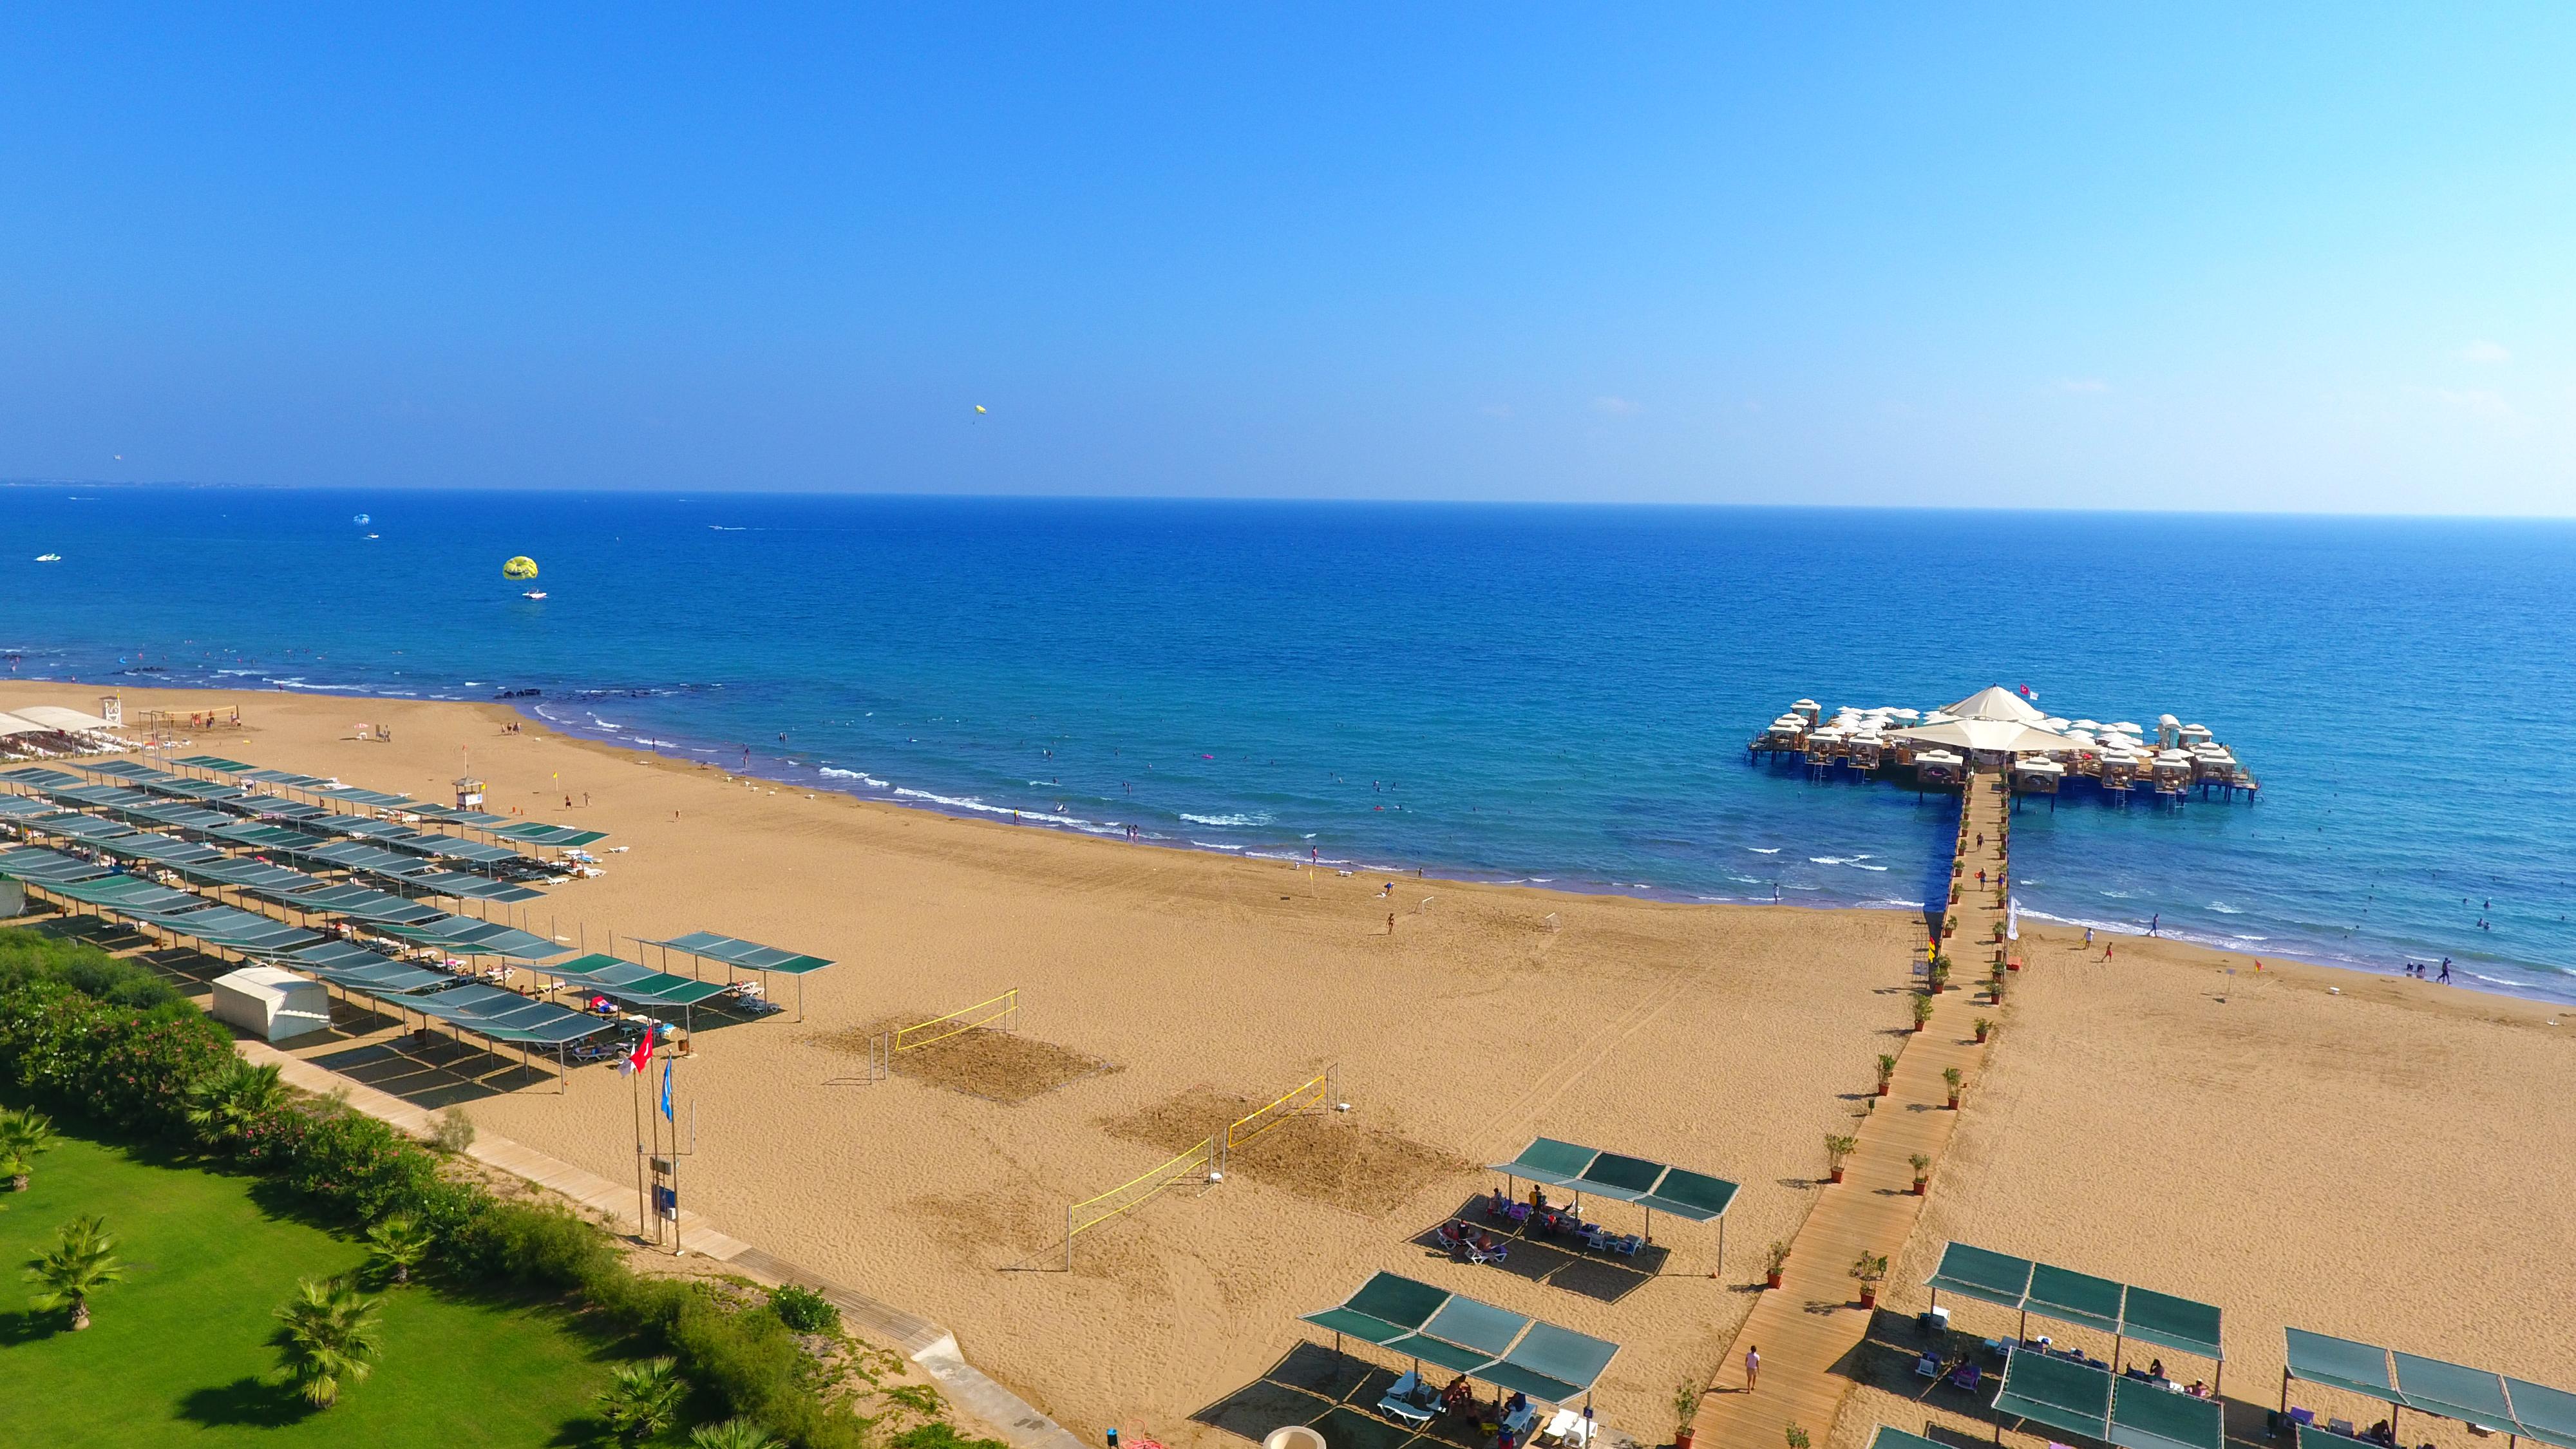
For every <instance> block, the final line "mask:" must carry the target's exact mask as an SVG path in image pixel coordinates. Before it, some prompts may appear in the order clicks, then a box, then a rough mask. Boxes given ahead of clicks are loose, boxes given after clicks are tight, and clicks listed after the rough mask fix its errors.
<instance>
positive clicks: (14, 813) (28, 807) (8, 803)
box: [0, 795, 54, 820]
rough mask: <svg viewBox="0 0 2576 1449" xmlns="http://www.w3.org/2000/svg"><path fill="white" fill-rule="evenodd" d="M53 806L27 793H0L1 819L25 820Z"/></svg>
mask: <svg viewBox="0 0 2576 1449" xmlns="http://www.w3.org/2000/svg"><path fill="white" fill-rule="evenodd" d="M53 808H54V807H52V806H51V805H48V804H46V803H45V802H44V801H42V800H37V799H32V798H30V797H28V796H25V795H0V820H24V819H27V818H29V817H32V816H37V815H42V814H44V813H45V812H47V811H49V810H51V809H53Z"/></svg>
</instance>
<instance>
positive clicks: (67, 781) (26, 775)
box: [0, 765, 81, 790]
mask: <svg viewBox="0 0 2576 1449" xmlns="http://www.w3.org/2000/svg"><path fill="white" fill-rule="evenodd" d="M0 780H6V781H8V782H9V783H10V784H12V785H24V786H26V787H27V788H29V789H31V790H67V789H70V788H71V787H72V786H75V785H78V784H79V783H80V782H81V781H80V776H78V775H66V774H64V773H63V772H62V771H60V770H48V769H46V768H45V767H44V766H42V765H27V766H24V767H22V768H19V769H15V770H0Z"/></svg>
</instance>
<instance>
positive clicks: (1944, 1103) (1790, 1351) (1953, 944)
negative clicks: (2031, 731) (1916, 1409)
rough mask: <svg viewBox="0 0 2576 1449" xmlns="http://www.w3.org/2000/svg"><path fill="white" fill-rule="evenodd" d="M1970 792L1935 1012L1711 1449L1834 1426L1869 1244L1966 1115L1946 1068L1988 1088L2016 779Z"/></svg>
mask: <svg viewBox="0 0 2576 1449" xmlns="http://www.w3.org/2000/svg"><path fill="white" fill-rule="evenodd" d="M1964 793H1965V797H1966V798H1965V800H1964V802H1963V808H1962V809H1961V811H1960V820H1959V844H1958V849H1957V851H1956V853H1955V854H1954V856H1953V858H1952V861H1951V879H1952V881H1953V882H1954V883H1955V884H1956V885H1957V887H1958V891H1957V899H1956V901H1955V902H1954V903H1953V904H1952V907H1951V911H1952V917H1949V918H1945V919H1944V922H1943V925H1944V928H1945V935H1944V938H1943V939H1942V940H1941V941H1939V942H1937V943H1927V945H1926V946H1925V948H1924V949H1923V951H1922V953H1921V954H1922V957H1923V959H1922V960H1920V961H1918V962H1917V963H1916V965H1915V971H1916V977H1915V981H1916V989H1917V990H1918V991H1920V990H1924V989H1926V987H1925V982H1926V978H1927V977H1928V971H1929V966H1930V960H1931V958H1932V957H1933V956H1934V955H1935V954H1936V953H1940V954H1946V955H1948V956H1949V957H1950V958H1951V963H1952V964H1951V971H1952V973H1953V974H1952V979H1951V981H1950V989H1948V990H1946V991H1942V992H1938V993H1935V994H1933V995H1931V997H1930V998H1929V999H1930V1001H1931V1003H1932V1014H1931V1017H1930V1019H1929V1020H1928V1021H1926V1023H1925V1024H1924V1026H1923V1028H1922V1029H1921V1030H1920V1031H1916V1032H1913V1033H1911V1034H1910V1035H1903V1036H1902V1037H1901V1041H1902V1043H1903V1045H1902V1046H1901V1047H1899V1048H1897V1049H1896V1050H1895V1053H1894V1054H1895V1056H1896V1073H1895V1075H1894V1076H1893V1077H1892V1078H1891V1079H1890V1081H1889V1087H1888V1094H1887V1095H1886V1096H1884V1097H1880V1098H1878V1099H1876V1103H1875V1107H1874V1110H1872V1111H1870V1112H1869V1113H1868V1114H1867V1115H1866V1116H1864V1117H1862V1118H1861V1119H1860V1120H1859V1121H1858V1122H1857V1123H1856V1124H1855V1125H1854V1126H1853V1128H1851V1129H1850V1131H1849V1133H1848V1135H1850V1136H1852V1137H1854V1138H1856V1139H1858V1143H1859V1145H1858V1147H1857V1148H1856V1149H1855V1150H1854V1151H1853V1152H1852V1153H1851V1154H1850V1155H1849V1156H1848V1157H1847V1158H1845V1160H1844V1163H1843V1180H1842V1181H1841V1182H1839V1183H1826V1184H1820V1185H1819V1186H1818V1187H1817V1189H1816V1192H1817V1198H1816V1205H1815V1207H1814V1208H1813V1209H1811V1210H1810V1211H1809V1213H1808V1214H1807V1220H1806V1222H1805V1223H1804V1224H1803V1225H1802V1226H1801V1227H1800V1228H1799V1229H1798V1234H1797V1236H1796V1237H1795V1238H1794V1239H1793V1240H1791V1243H1790V1247H1789V1260H1788V1262H1787V1264H1785V1265H1784V1267H1783V1269H1782V1271H1781V1276H1780V1286H1779V1287H1778V1288H1776V1289H1772V1290H1768V1291H1766V1292H1764V1293H1763V1295H1762V1299H1761V1301H1760V1302H1758V1303H1756V1304H1755V1305H1754V1307H1753V1312H1752V1313H1751V1314H1750V1315H1749V1316H1747V1317H1746V1319H1745V1320H1744V1326H1743V1327H1742V1328H1741V1329H1739V1330H1738V1331H1737V1333H1736V1336H1735V1341H1734V1342H1733V1343H1732V1344H1730V1345H1729V1346H1728V1348H1727V1350H1726V1355H1725V1357H1724V1358H1723V1359H1721V1360H1720V1361H1719V1363H1718V1365H1717V1373H1716V1376H1715V1379H1714V1381H1713V1382H1712V1383H1711V1384H1710V1385H1709V1386H1708V1387H1709V1393H1708V1395H1707V1397H1705V1398H1703V1399H1702V1400H1701V1401H1700V1408H1699V1414H1698V1416H1697V1418H1695V1419H1694V1420H1693V1421H1692V1426H1693V1429H1694V1431H1695V1433H1696V1445H1697V1446H1699V1449H1780V1446H1781V1445H1782V1444H1784V1443H1786V1442H1787V1437H1786V1436H1787V1431H1788V1428H1789V1426H1790V1425H1792V1424H1795V1425H1797V1426H1799V1427H1800V1428H1803V1429H1805V1430H1806V1431H1807V1433H1808V1434H1809V1435H1810V1436H1811V1437H1812V1438H1813V1440H1814V1442H1815V1443H1817V1444H1823V1443H1826V1442H1827V1441H1828V1440H1829V1439H1830V1438H1831V1436H1832V1432H1833V1428H1834V1421H1835V1419H1836V1418H1837V1417H1838V1416H1839V1415H1840V1414H1841V1412H1842V1406H1843V1401H1844V1399H1845V1398H1846V1397H1847V1396H1848V1395H1849V1394H1850V1392H1851V1390H1852V1387H1853V1385H1854V1382H1855V1381H1854V1380H1853V1379H1852V1378H1851V1377H1849V1376H1848V1367H1849V1364H1850V1362H1851V1360H1852V1358H1853V1356H1854V1354H1855V1351H1856V1350H1858V1349H1859V1348H1860V1346H1861V1341H1862V1339H1863V1338H1864V1337H1865V1336H1866V1335H1867V1332H1868V1329H1869V1324H1870V1315H1871V1312H1873V1311H1874V1310H1865V1309H1863V1308H1862V1307H1861V1306H1860V1291H1859V1290H1860V1284H1859V1283H1858V1282H1857V1281H1855V1280H1854V1279H1853V1277H1852V1276H1851V1269H1852V1265H1853V1264H1854V1262H1855V1261H1857V1260H1858V1259H1859V1257H1860V1256H1861V1255H1862V1254H1864V1253H1868V1254H1873V1255H1885V1256H1886V1257H1887V1258H1888V1259H1889V1260H1890V1261H1891V1262H1892V1261H1893V1260H1895V1259H1896V1258H1897V1257H1898V1256H1900V1255H1901V1253H1902V1250H1903V1249H1904V1246H1905V1240H1906V1237H1907V1235H1909V1234H1910V1233H1912V1232H1913V1230H1914V1220H1915V1218H1916V1217H1917V1216H1918V1215H1919V1214H1920V1213H1921V1211H1922V1208H1923V1203H1924V1199H1923V1198H1920V1197H1916V1196H1914V1193H1913V1184H1914V1167H1913V1163H1912V1159H1913V1158H1914V1157H1915V1156H1916V1155H1917V1154H1920V1155H1922V1156H1924V1157H1928V1158H1930V1159H1932V1168H1931V1191H1934V1192H1938V1191H1939V1190H1940V1184H1941V1170H1942V1165H1943V1159H1944V1157H1945V1155H1946V1153H1947V1152H1948V1149H1949V1146H1950V1137H1951V1133H1952V1130H1953V1129H1954V1128H1955V1127H1956V1125H1957V1123H1958V1120H1959V1114H1958V1113H1956V1112H1953V1111H1951V1110H1949V1102H1950V1089H1949V1084H1948V1082H1947V1080H1946V1079H1945V1078H1944V1077H1943V1075H1942V1073H1943V1072H1944V1071H1945V1070H1946V1069H1950V1068H1956V1069H1957V1070H1958V1071H1959V1072H1960V1073H1961V1074H1962V1076H1963V1077H1964V1079H1965V1086H1964V1090H1967V1091H1974V1090H1975V1089H1976V1081H1977V1076H1978V1071H1979V1068H1981V1067H1982V1066H1983V1064H1984V1061H1985V1053H1986V1048H1985V1047H1984V1046H1981V1045H1979V1044H1978V1043H1977V1041H1976V1040H1975V1033H1974V1031H1973V1030H1972V1029H1971V1026H1970V1023H1971V1022H1972V1021H1973V1019H1974V1018H1976V1017H1978V1016H1980V1015H1989V1014H1993V1013H1995V1012H1996V1011H1997V1007H1996V1006H1994V1005H1990V1004H1988V1003H1987V1002H1986V1001H1984V1000H1983V999H1982V998H1981V997H1979V996H1978V995H1976V994H1975V992H1974V989H1973V988H1974V987H1975V985H1976V983H1975V982H1974V981H1971V980H1969V978H1970V977H1971V976H1981V975H1982V974H1983V969H1984V967H1985V965H1986V963H1989V962H1994V961H2000V960H2002V959H2003V957H2002V953H2001V950H2000V949H1999V948H1997V947H1996V945H1995V941H1996V939H1997V937H1998V936H1999V934H2000V932H1999V929H1998V928H1999V927H2000V926H2001V925H2002V924H2003V920H2004V914H2005V907H2004V906H2003V905H2002V904H2001V902H2002V900H2003V899H2004V896H2005V892H2006V891H2007V889H2008V887H2007V886H2006V885H2005V884H2004V883H2005V882H2008V881H2009V880H2010V878H2011V871H2010V862H2009V856H2008V850H2007V846H2008V843H2009V837H2010V832H2011V823H2010V820H2009V817H2008V806H2009V804H2010V801H2011V799H2012V796H2011V792H2010V789H2009V785H2008V782H2007V781H2006V780H2005V779H2004V777H2003V776H2002V775H2001V774H2000V773H1997V772H1991V771H1981V772H1978V773H1976V774H1974V775H1972V776H1970V777H1969V778H1968V779H1967V781H1966V783H1965V786H1964ZM1981 841H1982V844H1981V843H1980V842H1981ZM1980 870H1982V871H1984V872H1986V878H1987V882H1988V885H1987V886H1986V888H1984V889H1980V888H1979V886H1978V882H1977V872H1978V871H1980ZM1901 1030H1902V1029H1901V1028H1900V1031H1901ZM1756 1346H1758V1347H1759V1348H1760V1349H1761V1354H1762V1375H1761V1381H1760V1384H1759V1386H1758V1387H1757V1388H1754V1389H1751V1390H1748V1389H1746V1387H1745V1379H1744V1355H1745V1353H1746V1351H1747V1350H1748V1349H1751V1348H1754V1347H1756Z"/></svg>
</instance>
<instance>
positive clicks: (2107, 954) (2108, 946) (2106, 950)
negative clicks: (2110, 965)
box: [2102, 941, 2120, 961]
mask: <svg viewBox="0 0 2576 1449" xmlns="http://www.w3.org/2000/svg"><path fill="white" fill-rule="evenodd" d="M2119 944H2120V943H2119V942H2117V941H2105V942H2103V943H2102V959H2103V960H2105V961H2108V960H2110V959H2111V952H2112V951H2113V950H2114V949H2116V948H2117V947H2118V946H2119Z"/></svg>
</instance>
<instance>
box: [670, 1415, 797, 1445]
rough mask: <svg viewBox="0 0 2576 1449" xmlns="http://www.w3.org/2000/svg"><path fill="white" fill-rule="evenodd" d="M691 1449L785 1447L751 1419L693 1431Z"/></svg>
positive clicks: (690, 1440)
mask: <svg viewBox="0 0 2576 1449" xmlns="http://www.w3.org/2000/svg"><path fill="white" fill-rule="evenodd" d="M689 1449H783V1446H782V1445H780V1444H779V1442H778V1441H777V1440H775V1439H772V1438H770V1437H769V1435H768V1434H767V1433H765V1432H763V1431H762V1429H761V1427H760V1426H759V1425H758V1424H755V1423H753V1422H751V1421H750V1420H749V1419H727V1420H725V1421H724V1422H723V1423H721V1424H708V1425H705V1426H703V1427H701V1428H698V1429H695V1430H693V1431H691V1432H690V1434H689Z"/></svg>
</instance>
